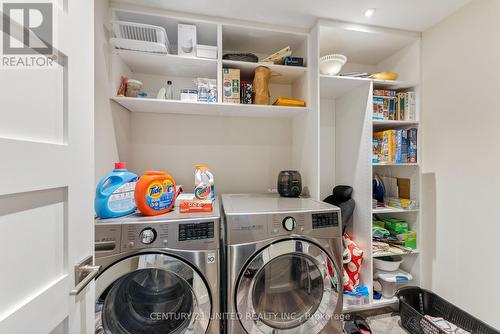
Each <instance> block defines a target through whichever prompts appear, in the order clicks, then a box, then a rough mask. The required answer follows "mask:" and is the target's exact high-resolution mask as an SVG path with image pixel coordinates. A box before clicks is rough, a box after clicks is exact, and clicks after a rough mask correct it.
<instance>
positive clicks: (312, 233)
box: [222, 194, 343, 334]
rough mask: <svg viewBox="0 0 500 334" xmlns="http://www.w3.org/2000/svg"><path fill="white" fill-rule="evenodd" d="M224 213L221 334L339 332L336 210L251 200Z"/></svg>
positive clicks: (226, 203) (232, 198) (275, 199)
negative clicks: (224, 312) (223, 277)
mask: <svg viewBox="0 0 500 334" xmlns="http://www.w3.org/2000/svg"><path fill="white" fill-rule="evenodd" d="M222 207H223V213H224V215H223V229H222V230H223V231H224V232H223V239H224V243H225V252H224V253H225V258H226V261H225V263H226V270H227V276H226V285H227V289H226V292H227V294H226V296H225V299H226V300H225V303H226V308H227V311H228V315H227V316H226V322H225V328H226V331H227V333H229V334H246V333H250V334H302V333H304V334H317V333H328V334H332V333H341V332H342V324H341V318H342V317H341V314H342V293H343V292H342V284H340V285H339V283H338V282H339V281H340V282H342V280H341V277H342V265H341V264H342V257H341V251H342V230H341V224H340V222H341V219H340V209H339V208H337V207H335V206H332V205H330V204H326V203H323V202H319V201H314V200H311V199H306V198H282V197H279V196H277V195H253V194H239V195H238V194H235V195H223V196H222Z"/></svg>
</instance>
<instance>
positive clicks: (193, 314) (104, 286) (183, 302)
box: [95, 254, 211, 334]
mask: <svg viewBox="0 0 500 334" xmlns="http://www.w3.org/2000/svg"><path fill="white" fill-rule="evenodd" d="M210 312H211V302H210V294H209V289H208V288H207V285H206V283H205V281H204V280H203V279H202V278H201V276H200V275H199V274H198V272H197V271H196V270H195V269H194V268H193V267H192V266H191V265H189V264H188V263H187V262H185V261H183V260H180V259H178V258H175V257H172V256H168V255H165V254H141V255H136V256H132V257H128V258H126V259H123V260H121V261H119V262H117V263H115V264H114V265H112V266H111V267H109V268H107V269H106V270H105V271H104V272H103V273H102V274H101V275H100V276H99V277H98V278H97V280H96V328H95V333H99V334H101V333H102V334H104V333H106V334H140V333H165V334H170V333H172V334H173V333H175V334H178V333H179V334H180V333H182V334H189V333H196V334H198V333H205V332H206V330H207V328H208V325H209V321H210Z"/></svg>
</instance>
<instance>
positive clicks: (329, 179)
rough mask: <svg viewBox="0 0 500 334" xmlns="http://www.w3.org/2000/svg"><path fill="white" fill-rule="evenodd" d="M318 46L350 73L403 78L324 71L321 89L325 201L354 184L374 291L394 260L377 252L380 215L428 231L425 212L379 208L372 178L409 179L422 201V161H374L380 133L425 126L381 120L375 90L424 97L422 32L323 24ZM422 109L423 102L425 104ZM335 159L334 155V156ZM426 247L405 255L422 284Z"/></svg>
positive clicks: (367, 278)
mask: <svg viewBox="0 0 500 334" xmlns="http://www.w3.org/2000/svg"><path fill="white" fill-rule="evenodd" d="M318 30H319V33H318V37H319V38H318V44H319V45H318V48H319V52H320V56H323V55H326V54H330V53H340V54H344V55H345V56H347V59H348V62H347V64H346V65H345V66H344V68H343V70H342V71H343V72H353V71H360V72H372V73H373V72H377V71H395V72H398V73H399V75H400V79H399V80H397V81H385V80H372V79H369V78H354V77H346V76H341V75H336V76H328V75H322V74H318V77H319V92H320V98H319V103H320V149H319V152H320V189H321V197H325V196H326V195H328V194H329V192H331V189H332V188H333V187H334V186H335V185H341V184H345V185H350V186H352V187H353V188H354V193H353V197H354V199H355V201H356V209H355V212H354V217H353V220H352V223H351V227H350V229H349V230H348V233H349V234H350V235H351V236H352V237H353V239H354V241H355V242H357V243H358V244H359V245H360V247H361V248H362V249H363V250H364V254H365V256H364V264H363V266H362V268H361V284H363V285H366V286H367V287H368V289H369V291H371V290H372V286H373V285H372V284H373V270H374V269H373V258H375V257H380V256H389V255H394V254H390V253H383V254H373V253H372V216H373V214H377V215H380V216H382V217H394V218H402V219H407V220H408V221H409V223H410V227H411V229H412V230H415V231H417V240H418V237H419V235H421V234H420V223H419V216H420V213H419V210H402V209H395V208H378V209H373V208H372V205H371V200H372V187H371V181H372V177H373V175H374V174H383V175H387V176H395V177H409V178H410V179H411V181H412V182H411V183H412V184H411V185H412V189H413V190H412V191H414V193H415V198H414V199H415V200H418V199H419V196H420V195H419V189H420V186H419V182H420V176H419V173H420V169H419V164H418V163H402V164H372V162H371V155H372V134H373V132H375V131H381V130H386V129H400V128H407V127H418V125H419V122H418V115H417V119H416V120H415V121H374V120H373V117H372V115H373V104H372V100H373V90H374V89H391V90H398V91H408V90H414V89H415V91H416V92H417V95H418V85H419V82H420V70H419V56H420V36H419V34H413V33H407V32H401V31H392V30H388V29H378V28H373V27H361V28H359V29H353V28H352V26H351V25H349V24H346V23H340V22H331V21H320V22H319V24H318ZM417 104H418V100H417ZM329 156H330V157H331V158H329ZM418 254H419V250H418V249H417V250H414V251H412V252H411V253H408V254H404V255H402V256H403V258H404V259H405V262H404V263H403V265H402V269H403V270H406V271H408V272H410V273H411V274H412V275H413V276H414V278H415V279H414V280H413V281H412V282H410V284H416V285H418V284H419V279H420V264H419V261H420V259H419V255H418ZM396 303H397V299H396V298H389V299H386V298H382V299H381V300H375V299H373V296H372V295H371V294H370V296H369V303H368V304H366V305H358V306H347V305H346V306H345V307H344V311H346V312H353V311H359V310H365V309H371V308H380V307H385V306H393V305H394V304H396Z"/></svg>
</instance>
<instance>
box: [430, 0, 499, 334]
mask: <svg viewBox="0 0 500 334" xmlns="http://www.w3.org/2000/svg"><path fill="white" fill-rule="evenodd" d="M499 22H500V1H498V0H476V1H473V2H471V3H470V4H469V5H467V6H466V7H463V8H462V9H460V10H459V11H457V12H456V13H454V14H453V15H451V16H450V17H448V18H446V19H445V20H444V21H442V22H441V23H439V24H437V25H436V26H434V27H433V28H431V29H429V30H428V31H426V32H424V34H423V51H422V52H423V54H422V55H423V57H422V59H423V120H422V121H423V125H422V126H423V171H424V175H423V212H424V217H423V220H422V224H424V225H423V227H424V229H425V232H424V233H425V234H424V239H423V243H424V244H423V254H422V255H423V257H424V261H423V265H424V284H425V285H426V286H427V287H430V288H431V289H432V290H434V291H435V292H437V293H438V294H440V295H441V296H443V297H444V298H446V299H448V300H450V301H452V302H453V303H455V304H456V305H458V306H459V307H462V308H464V309H465V310H467V311H468V312H470V313H472V314H474V315H476V316H478V317H479V318H481V319H483V320H484V321H486V322H487V323H489V324H491V325H493V326H495V327H497V328H500V317H499V316H498V315H499V314H500V307H499V306H498V301H499V300H500V287H499V284H498V282H499V280H498V278H499V277H500V265H499V263H500V250H499V247H498V245H499V241H500V220H499V218H498V214H497V210H498V206H499V203H500V195H499V190H500V173H499V163H500V156H499V153H498V152H499V149H498V144H499V143H500V130H499V124H500V80H499V74H500V24H499Z"/></svg>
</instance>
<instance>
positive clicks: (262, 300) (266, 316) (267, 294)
mask: <svg viewBox="0 0 500 334" xmlns="http://www.w3.org/2000/svg"><path fill="white" fill-rule="evenodd" d="M322 296H323V277H322V276H321V272H320V269H319V268H318V266H317V265H316V264H315V263H314V262H313V261H312V260H311V259H310V258H308V257H305V256H303V255H300V254H287V255H282V256H280V257H277V258H275V259H273V260H272V261H270V262H269V263H268V264H266V265H265V266H264V267H263V268H262V269H261V270H260V271H259V272H258V274H257V275H256V277H255V285H254V288H253V293H252V299H253V305H255V312H256V314H257V315H258V316H260V317H261V319H262V321H263V322H265V323H266V324H267V325H269V326H270V327H273V328H279V329H290V328H294V327H297V326H299V325H301V324H303V323H304V322H306V321H307V319H308V317H309V316H310V315H312V314H314V313H315V312H316V310H317V309H318V307H319V303H320V302H321V297H322Z"/></svg>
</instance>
